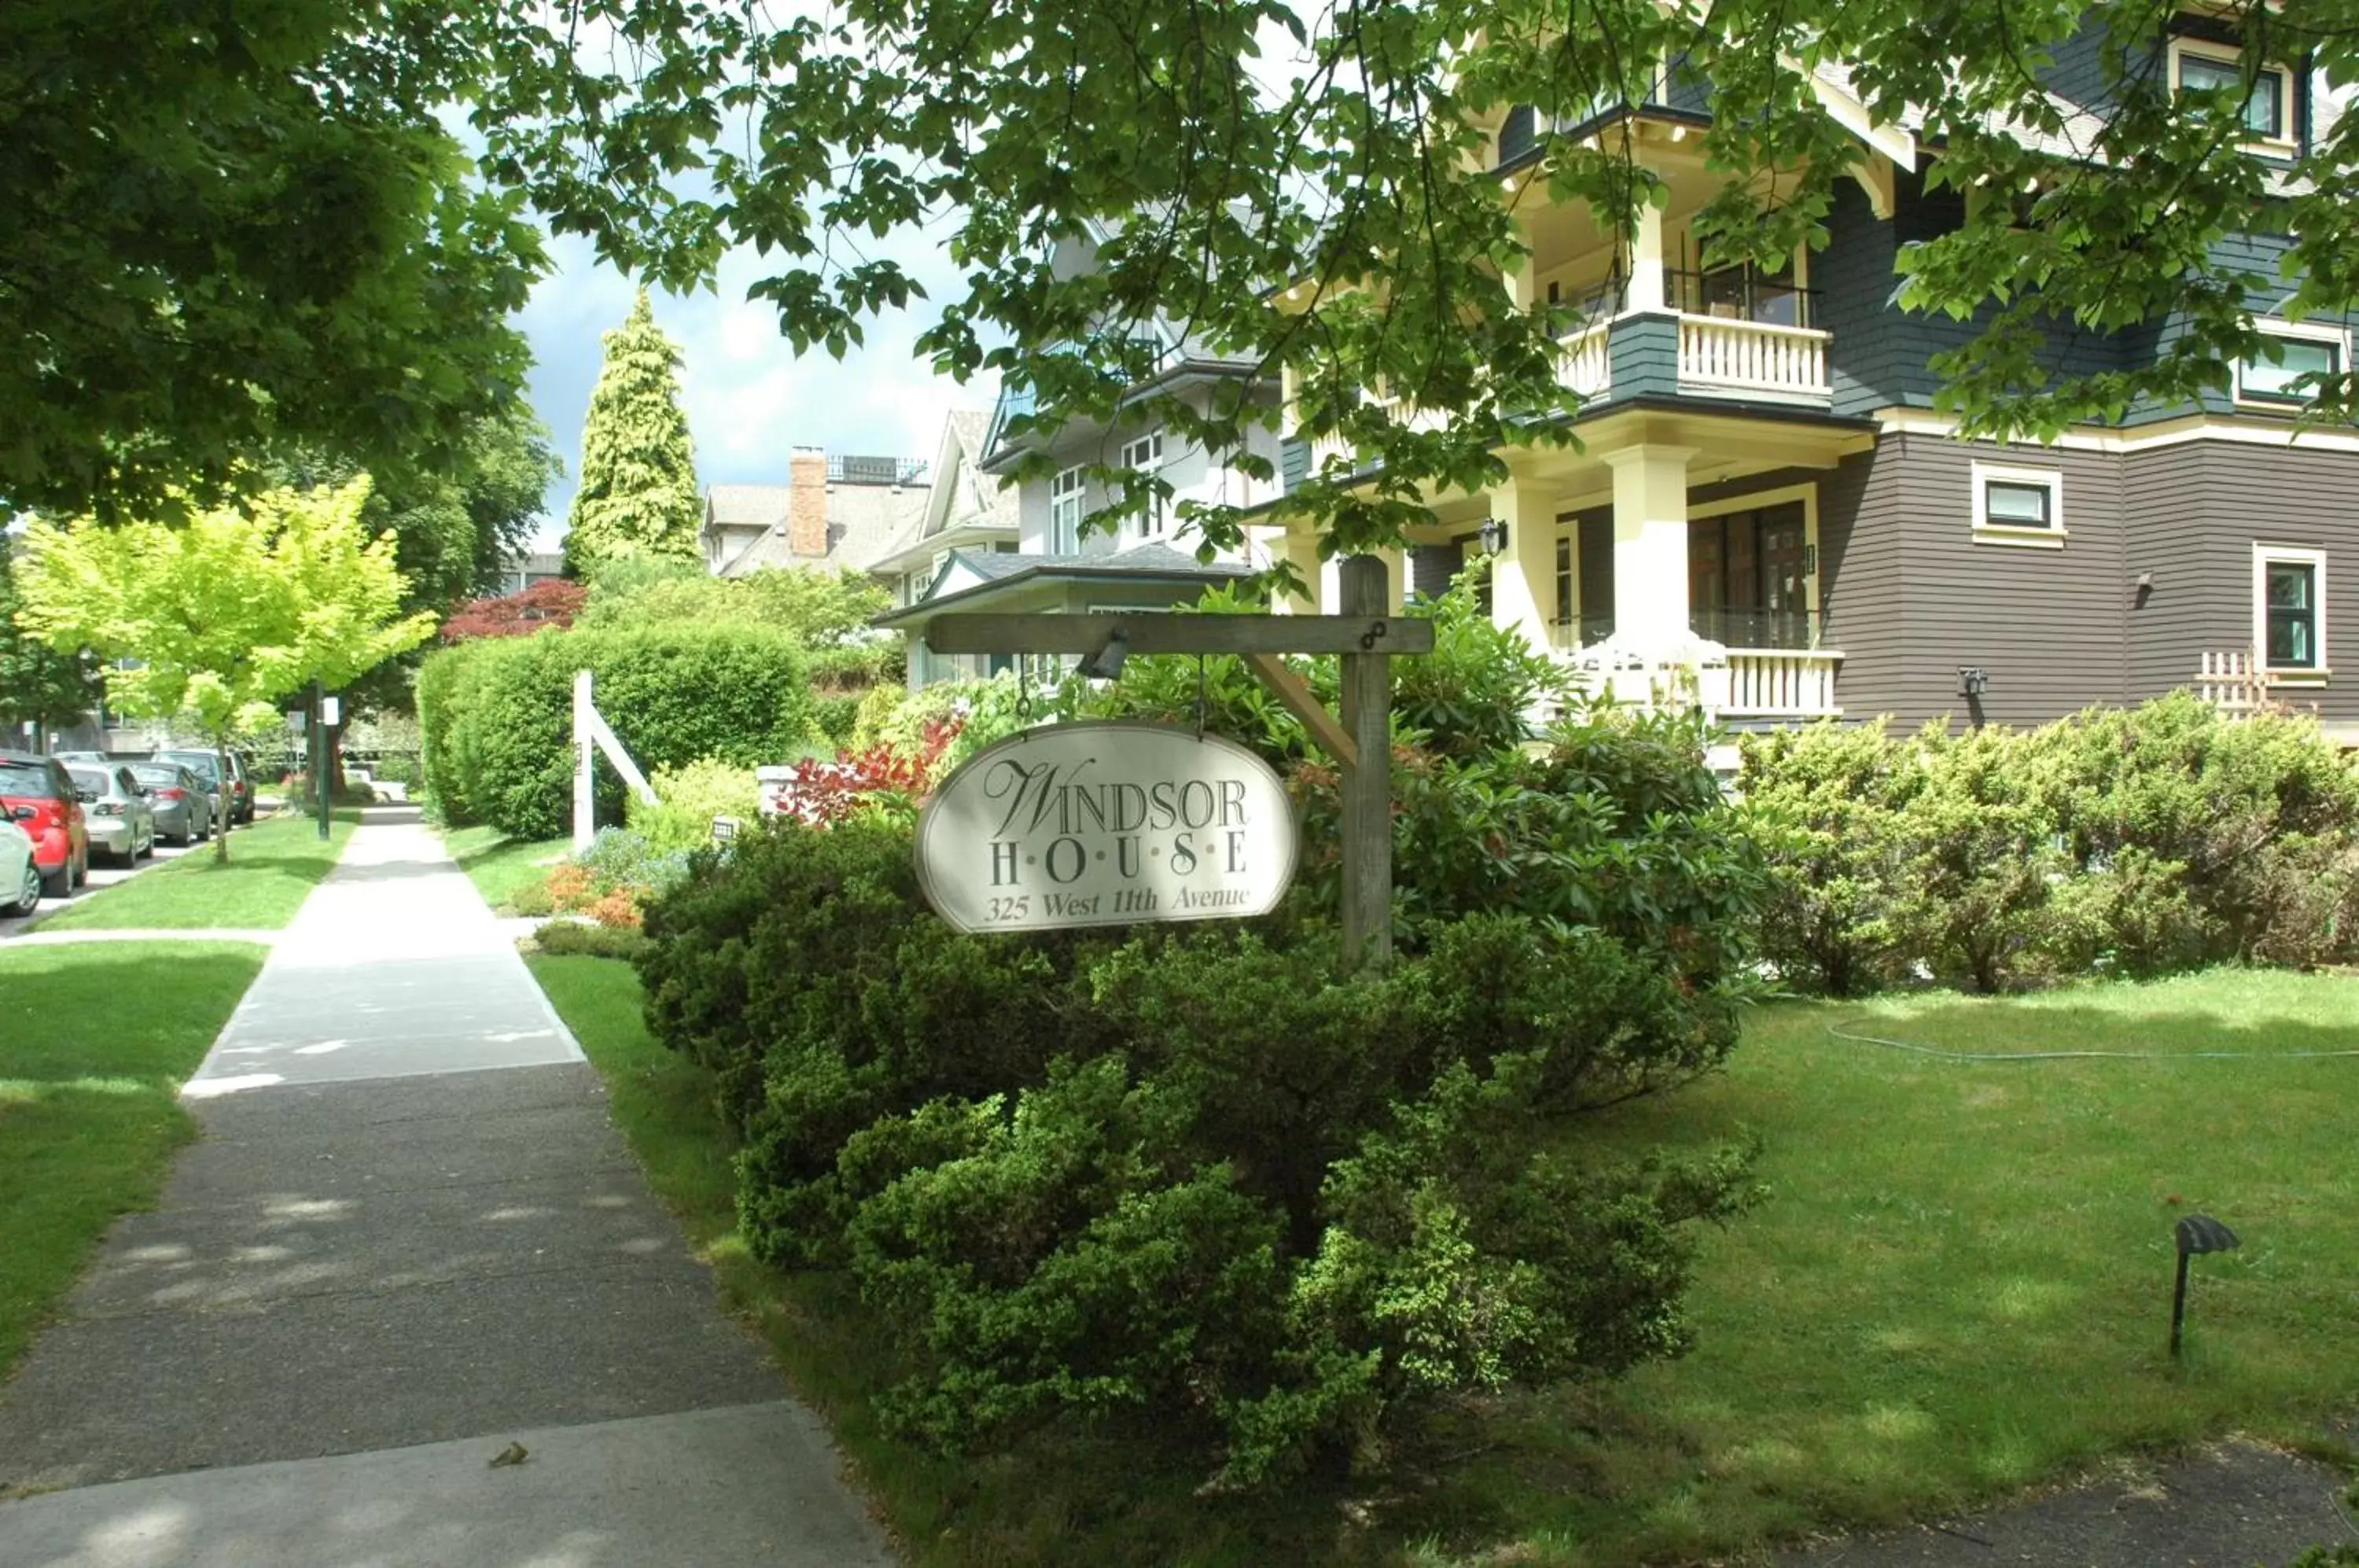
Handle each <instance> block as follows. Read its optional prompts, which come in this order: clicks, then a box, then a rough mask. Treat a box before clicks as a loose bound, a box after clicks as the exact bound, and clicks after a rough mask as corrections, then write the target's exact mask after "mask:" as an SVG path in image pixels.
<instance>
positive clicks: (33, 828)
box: [0, 751, 90, 898]
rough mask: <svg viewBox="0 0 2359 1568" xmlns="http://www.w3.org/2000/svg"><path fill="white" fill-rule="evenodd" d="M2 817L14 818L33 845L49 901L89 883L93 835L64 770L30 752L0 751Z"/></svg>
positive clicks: (70, 779)
mask: <svg viewBox="0 0 2359 1568" xmlns="http://www.w3.org/2000/svg"><path fill="white" fill-rule="evenodd" d="M0 815H5V816H8V817H10V818H13V819H14V820H15V821H16V825H17V826H18V827H20V828H22V829H24V830H25V836H26V837H27V838H29V839H31V840H32V841H33V864H34V865H35V866H38V868H39V869H40V873H41V887H42V890H43V891H45V892H47V893H48V894H49V897H50V898H64V897H65V896H66V895H68V894H69V893H71V892H72V891H73V890H74V889H75V888H76V887H81V886H82V884H83V883H84V882H87V881H89V880H90V830H89V828H88V826H87V825H86V824H85V822H84V821H83V818H82V802H81V801H80V800H77V799H76V798H75V796H74V787H73V779H72V777H71V775H69V774H68V773H67V772H66V769H65V764H63V763H61V762H60V761H58V760H57V759H56V758H55V757H41V756H38V755H36V754H35V753H33V752H29V751H0Z"/></svg>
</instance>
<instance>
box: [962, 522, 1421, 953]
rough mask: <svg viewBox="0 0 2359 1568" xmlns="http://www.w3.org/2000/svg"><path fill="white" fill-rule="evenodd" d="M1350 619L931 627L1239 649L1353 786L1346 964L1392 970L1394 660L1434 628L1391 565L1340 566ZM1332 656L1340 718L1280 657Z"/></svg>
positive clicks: (1158, 619) (1346, 852)
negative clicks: (1401, 588)
mask: <svg viewBox="0 0 2359 1568" xmlns="http://www.w3.org/2000/svg"><path fill="white" fill-rule="evenodd" d="M1340 572H1341V576H1342V578H1343V614H1342V615H1161V614H1144V615H1118V614H1117V615H982V614H968V615H961V614H955V613H953V614H949V615H937V616H935V617H934V618H933V619H932V620H931V621H929V622H928V623H927V625H926V628H925V634H924V635H925V639H926V646H927V647H928V648H930V649H932V650H933V651H934V652H936V653H939V654H946V655H947V654H960V653H1050V654H1066V655H1075V654H1078V655H1081V656H1082V657H1089V656H1092V655H1095V654H1098V653H1101V652H1103V650H1104V649H1105V648H1106V647H1107V646H1108V644H1109V643H1111V642H1113V641H1114V639H1115V638H1116V637H1119V638H1121V639H1122V640H1121V646H1122V647H1123V648H1125V650H1126V651H1127V652H1129V653H1138V654H1147V653H1193V654H1210V653H1233V654H1236V655H1238V656H1240V657H1241V658H1243V659H1244V660H1245V667H1246V668H1247V669H1249V670H1252V671H1253V672H1254V673H1255V674H1256V676H1257V677H1259V678H1260V680H1261V681H1262V683H1263V684H1265V685H1266V686H1267V687H1268V688H1269V689H1270V691H1272V692H1274V693H1275V694H1276V695H1277V700H1278V701H1279V702H1283V703H1285V704H1286V707H1287V710H1288V712H1289V713H1293V714H1294V716H1295V717H1296V718H1298V719H1300V720H1301V721H1302V724H1303V727H1304V728H1305V729H1306V730H1308V731H1309V732H1310V738H1311V739H1312V740H1313V741H1314V742H1315V743H1317V745H1318V746H1319V747H1320V749H1321V750H1322V751H1324V752H1326V753H1327V755H1328V756H1330V757H1333V758H1334V759H1335V762H1336V764H1337V766H1338V768H1340V769H1341V771H1342V774H1343V910H1342V916H1343V957H1344V960H1345V962H1346V963H1349V964H1354V965H1357V964H1382V963H1384V962H1385V961H1386V960H1387V959H1389V958H1390V957H1391V956H1392V951H1393V922H1392V907H1393V833H1392V673H1391V660H1392V657H1393V656H1394V655H1395V654H1414V653H1430V652H1432V651H1433V623H1432V622H1430V621H1427V620H1417V619H1409V618H1406V617H1403V616H1399V615H1390V614H1388V612H1387V603H1388V600H1389V597H1390V595H1389V592H1388V584H1387V582H1386V574H1385V564H1384V562H1383V561H1378V560H1376V559H1375V557H1374V556H1365V555H1355V556H1350V557H1347V558H1345V559H1344V560H1343V561H1342V562H1341V564H1340ZM1287 653H1306V654H1319V653H1332V654H1338V655H1340V656H1341V657H1342V659H1343V717H1342V719H1341V721H1340V722H1339V721H1338V719H1337V717H1336V715H1334V714H1332V713H1329V712H1328V711H1327V710H1326V708H1325V707H1324V706H1322V705H1321V702H1319V699H1318V698H1317V697H1315V696H1313V695H1312V694H1311V691H1310V687H1309V685H1307V684H1306V683H1305V682H1304V681H1303V680H1302V678H1301V677H1300V676H1299V675H1297V674H1295V673H1294V671H1293V670H1289V669H1288V668H1287V666H1286V664H1285V662H1284V661H1283V660H1282V659H1279V657H1278V656H1279V655H1280V654H1287Z"/></svg>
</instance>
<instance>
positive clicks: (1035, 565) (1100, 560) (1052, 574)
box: [869, 544, 1256, 627]
mask: <svg viewBox="0 0 2359 1568" xmlns="http://www.w3.org/2000/svg"><path fill="white" fill-rule="evenodd" d="M953 572H965V573H968V574H971V575H973V576H974V577H977V578H980V579H981V580H982V581H980V582H978V583H974V584H973V585H972V586H969V587H965V588H960V589H957V590H955V591H953V592H951V593H943V594H941V595H940V597H936V596H935V590H936V589H939V588H940V586H941V584H942V583H943V582H944V581H945V580H947V579H948V578H949V577H950V576H951V574H952V573H953ZM1254 575H1256V573H1255V572H1254V569H1253V568H1252V567H1250V566H1246V565H1244V564H1242V563H1240V562H1236V561H1215V562H1213V563H1212V565H1210V566H1207V565H1205V564H1204V563H1203V562H1202V561H1198V560H1197V559H1196V558H1195V557H1194V556H1192V555H1188V554H1185V553H1183V552H1181V551H1180V550H1173V549H1172V548H1171V547H1170V546H1169V545H1167V544H1141V545H1133V546H1132V547H1131V548H1130V549H1128V550H1114V551H1113V552H1112V553H1110V554H1106V555H1001V554H995V553H992V554H986V553H984V552H983V551H980V550H952V551H951V559H950V560H949V561H945V562H944V563H943V565H942V570H941V571H940V573H938V574H937V575H936V576H935V578H934V582H933V584H932V586H931V587H929V589H928V590H927V596H926V597H925V598H923V599H920V600H919V601H918V602H917V603H916V604H908V605H905V606H903V607H902V608H900V609H897V610H891V611H888V612H886V614H884V615H879V616H877V617H876V618H875V620H874V621H872V622H870V623H869V624H870V625H871V626H891V627H907V626H922V625H924V624H925V623H926V622H927V621H929V620H931V619H932V618H933V617H934V616H935V615H938V614H940V612H942V611H944V610H951V609H960V610H966V609H974V608H976V607H977V606H978V604H980V603H981V602H982V601H984V600H985V599H988V598H995V597H997V596H999V595H1000V594H1002V593H1009V592H1013V591H1016V590H1017V589H1019V588H1026V587H1030V586H1033V585H1035V584H1039V583H1132V584H1136V585H1140V586H1146V587H1168V588H1171V589H1174V590H1178V591H1180V592H1183V593H1184V592H1187V591H1190V590H1195V591H1201V590H1202V589H1206V588H1213V587H1218V586H1219V585H1220V584H1222V583H1234V582H1236V581H1238V580H1239V579H1241V578H1246V577H1252V576H1254Z"/></svg>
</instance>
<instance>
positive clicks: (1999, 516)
mask: <svg viewBox="0 0 2359 1568" xmlns="http://www.w3.org/2000/svg"><path fill="white" fill-rule="evenodd" d="M1983 513H1984V516H1985V517H1988V518H1989V519H1990V520H1991V521H1992V522H1994V523H1998V524H2001V525H2002V526H2004V527H2006V528H2046V527H2048V526H2049V519H2048V486H2047V485H2013V484H2008V483H2007V482H2006V481H2004V480H1997V479H1994V480H1992V481H1991V482H1990V483H1989V484H1988V485H1985V486H1984V489H1983Z"/></svg>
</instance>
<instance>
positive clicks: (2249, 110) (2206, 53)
mask: <svg viewBox="0 0 2359 1568" xmlns="http://www.w3.org/2000/svg"><path fill="white" fill-rule="evenodd" d="M2170 84H2171V87H2172V88H2173V89H2174V90H2175V91H2178V92H2180V93H2226V94H2227V95H2228V98H2229V100H2230V102H2232V103H2235V104H2236V105H2237V106H2238V112H2239V113H2240V114H2241V115H2242V117H2243V120H2244V127H2245V137H2246V138H2247V140H2248V141H2251V142H2257V143H2259V144H2261V145H2263V146H2264V147H2270V148H2273V149H2279V150H2286V151H2290V150H2291V149H2292V148H2293V147H2294V96H2293V72H2292V71H2290V70H2289V69H2288V68H2287V67H2285V66H2282V65H2271V64H2265V65H2263V66H2262V67H2261V68H2260V69H2259V70H2258V71H2256V72H2255V73H2254V75H2253V80H2252V81H2251V82H2249V83H2248V82H2245V57H2244V53H2243V51H2242V50H2240V49H2237V48H2236V47H2235V46H2234V45H2233V44H2218V43H2212V42H2210V41H2208V40H2206V39H2203V38H2173V39H2171V40H2170Z"/></svg>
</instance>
